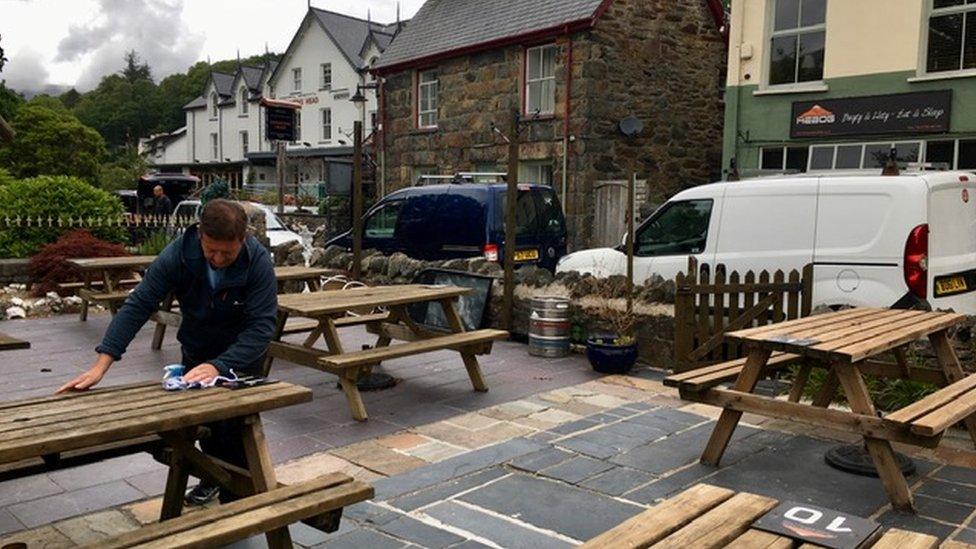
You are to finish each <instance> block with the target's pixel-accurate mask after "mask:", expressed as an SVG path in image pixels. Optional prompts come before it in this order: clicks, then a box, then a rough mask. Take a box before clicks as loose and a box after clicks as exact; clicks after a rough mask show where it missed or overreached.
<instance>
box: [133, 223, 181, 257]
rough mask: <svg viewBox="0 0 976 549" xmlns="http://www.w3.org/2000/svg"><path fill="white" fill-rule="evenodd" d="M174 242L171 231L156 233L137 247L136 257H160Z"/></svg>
mask: <svg viewBox="0 0 976 549" xmlns="http://www.w3.org/2000/svg"><path fill="white" fill-rule="evenodd" d="M172 241H173V237H172V236H171V235H170V231H167V230H165V229H163V230H160V231H156V232H154V233H152V234H150V235H149V236H148V237H147V238H146V239H145V240H143V241H142V243H141V244H139V245H138V246H136V249H135V253H136V255H159V254H161V253H162V252H163V250H164V249H165V248H166V246H168V245H169V243H170V242H172Z"/></svg>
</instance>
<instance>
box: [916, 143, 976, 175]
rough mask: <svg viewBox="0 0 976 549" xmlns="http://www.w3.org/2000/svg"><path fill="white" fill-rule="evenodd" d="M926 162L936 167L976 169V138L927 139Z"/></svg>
mask: <svg viewBox="0 0 976 549" xmlns="http://www.w3.org/2000/svg"><path fill="white" fill-rule="evenodd" d="M925 162H926V163H927V164H932V165H933V167H935V168H948V169H950V170H970V171H973V170H976V139H972V138H970V139H947V140H941V139H940V140H934V141H927V142H926V143H925Z"/></svg>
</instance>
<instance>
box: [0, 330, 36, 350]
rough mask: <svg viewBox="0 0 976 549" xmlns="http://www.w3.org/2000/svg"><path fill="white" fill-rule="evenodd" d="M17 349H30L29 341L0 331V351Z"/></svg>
mask: <svg viewBox="0 0 976 549" xmlns="http://www.w3.org/2000/svg"><path fill="white" fill-rule="evenodd" d="M17 349H30V342H29V341H24V340H23V339H17V338H16V337H11V336H8V335H7V334H4V333H0V351H14V350H17Z"/></svg>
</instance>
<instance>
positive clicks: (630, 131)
mask: <svg viewBox="0 0 976 549" xmlns="http://www.w3.org/2000/svg"><path fill="white" fill-rule="evenodd" d="M642 131H644V123H643V122H641V121H640V119H639V118H637V117H636V116H628V117H627V118H624V119H623V120H621V121H620V133H622V134H624V135H625V136H627V137H634V136H635V135H637V134H639V133H640V132H642Z"/></svg>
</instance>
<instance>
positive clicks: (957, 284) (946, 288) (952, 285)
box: [935, 276, 969, 296]
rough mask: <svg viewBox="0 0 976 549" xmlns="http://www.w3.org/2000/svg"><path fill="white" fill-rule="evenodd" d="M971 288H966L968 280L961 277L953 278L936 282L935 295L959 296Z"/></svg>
mask: <svg viewBox="0 0 976 549" xmlns="http://www.w3.org/2000/svg"><path fill="white" fill-rule="evenodd" d="M968 289H969V288H968V287H967V286H966V279H965V278H963V277H961V276H953V277H950V278H943V279H942V280H936V281H935V295H936V296H940V295H945V294H957V293H959V292H965V291H966V290H968Z"/></svg>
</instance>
